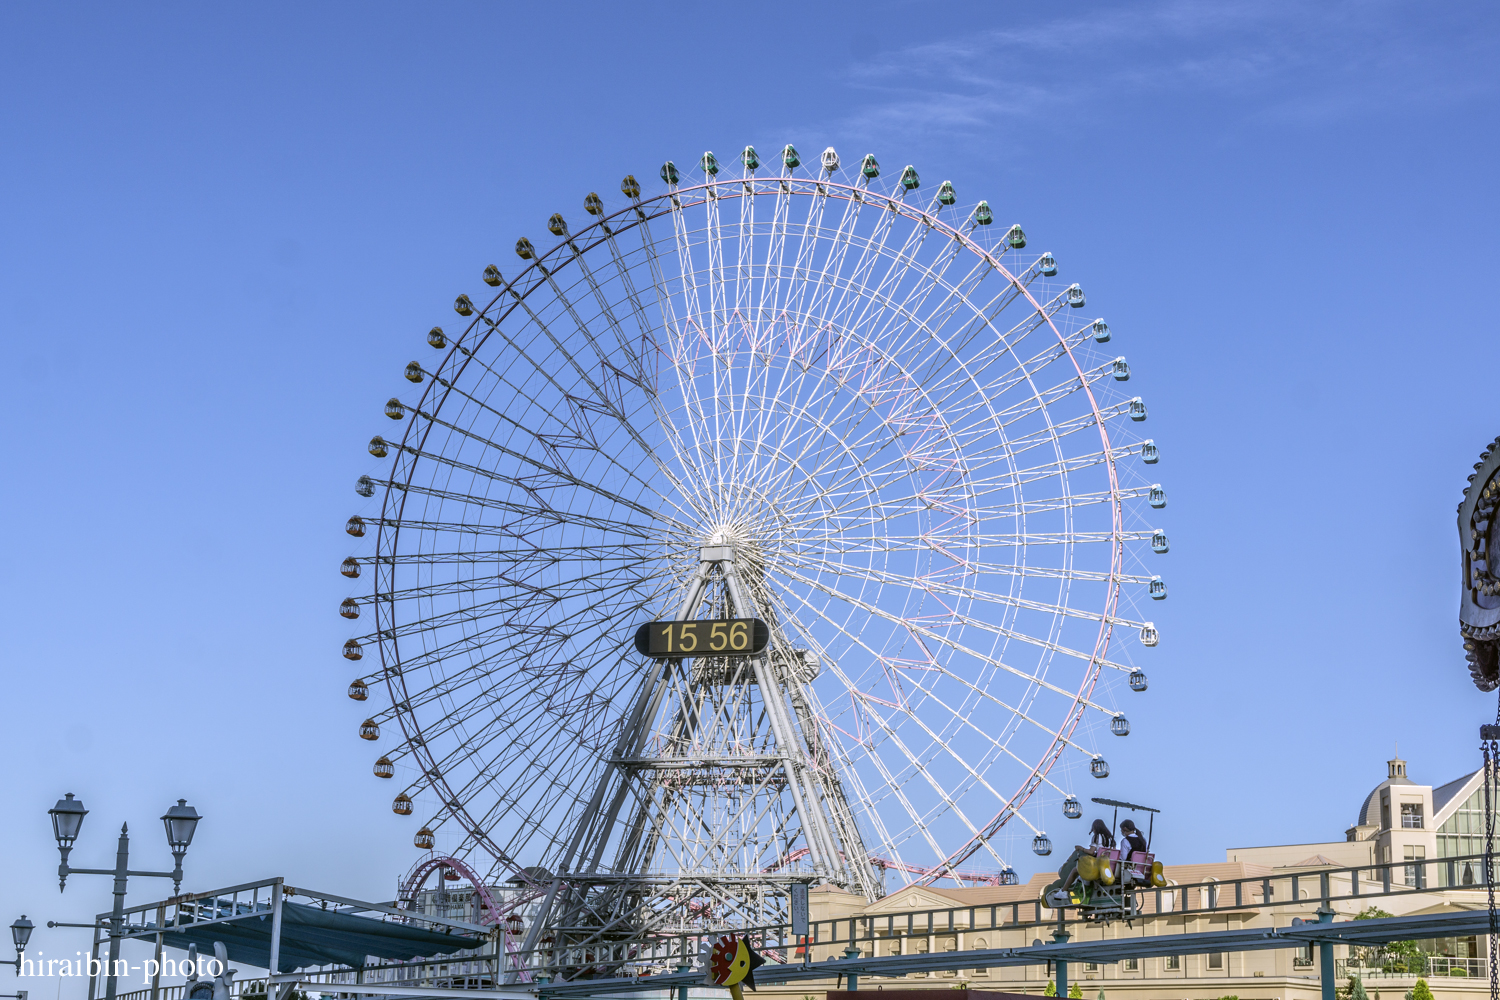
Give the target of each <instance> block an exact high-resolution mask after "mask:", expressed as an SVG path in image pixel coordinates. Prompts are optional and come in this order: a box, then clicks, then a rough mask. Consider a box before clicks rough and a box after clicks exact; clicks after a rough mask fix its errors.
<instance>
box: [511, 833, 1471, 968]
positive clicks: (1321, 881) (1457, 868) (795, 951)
mask: <svg viewBox="0 0 1500 1000" xmlns="http://www.w3.org/2000/svg"><path fill="white" fill-rule="evenodd" d="M1483 859H1484V855H1483V854H1472V855H1461V856H1457V857H1451V858H1433V859H1427V860H1421V859H1413V860H1410V861H1408V860H1406V859H1404V858H1403V859H1401V860H1399V861H1392V862H1387V863H1384V864H1375V865H1354V866H1350V867H1343V868H1340V867H1329V868H1324V869H1321V870H1304V871H1300V872H1292V873H1287V874H1284V875H1247V876H1245V877H1243V878H1237V879H1222V880H1219V879H1210V880H1208V881H1205V882H1195V883H1189V884H1185V885H1168V886H1165V887H1162V888H1142V889H1137V890H1134V895H1135V900H1136V906H1137V919H1149V918H1152V917H1157V916H1167V915H1171V916H1174V917H1178V916H1200V915H1208V914H1225V913H1230V912H1233V911H1236V910H1238V911H1244V910H1264V909H1274V908H1277V907H1281V908H1285V907H1292V906H1304V907H1306V906H1317V907H1318V908H1319V909H1325V910H1329V911H1330V912H1331V911H1332V909H1333V905H1334V904H1335V903H1350V902H1353V903H1372V902H1374V901H1375V900H1376V899H1389V898H1394V897H1398V896H1408V895H1417V894H1420V893H1433V892H1458V891H1465V890H1471V891H1483V889H1484V864H1483ZM1465 869H1467V870H1468V871H1469V872H1470V873H1471V875H1472V877H1473V880H1474V881H1473V882H1472V884H1469V885H1463V884H1460V883H1461V882H1462V878H1463V873H1464V871H1465ZM1438 883H1444V884H1438ZM1066 909H1067V910H1074V911H1075V912H1074V914H1073V915H1069V916H1068V919H1070V920H1074V919H1076V909H1075V908H1073V907H1068V908H1066ZM1058 919H1059V915H1058V913H1057V911H1056V910H1053V909H1051V908H1049V907H1047V906H1046V905H1045V904H1044V903H1043V902H1042V900H1041V899H1028V900H1016V901H1014V902H1010V903H996V904H992V905H989V906H969V907H963V906H958V907H944V908H940V909H931V910H912V911H907V912H902V913H891V914H880V915H878V916H875V915H854V916H847V917H837V918H830V919H827V920H818V921H813V922H810V923H809V926H808V932H809V933H808V935H807V937H806V938H805V939H804V940H798V939H796V938H794V937H793V935H792V933H791V927H790V925H789V924H784V923H783V924H770V925H765V926H749V927H733V928H717V927H716V928H712V929H710V928H708V927H703V928H702V929H693V930H688V929H684V928H681V927H679V928H676V929H674V930H672V931H670V932H663V933H661V934H660V935H659V936H658V938H657V940H656V943H655V947H649V946H648V948H647V950H646V951H645V952H642V951H636V952H634V953H633V954H626V953H625V951H624V949H623V948H622V947H620V946H617V945H612V944H611V943H610V942H609V941H608V932H607V930H605V931H590V930H589V929H588V928H582V927H579V928H571V929H569V933H568V935H567V936H568V937H570V938H571V939H572V940H569V941H568V942H567V944H566V946H565V947H561V948H547V949H542V948H538V949H535V950H534V951H532V952H530V953H518V956H517V957H518V959H519V960H520V961H521V962H522V963H523V964H525V965H527V966H528V967H532V968H543V967H547V968H554V969H584V968H589V967H598V966H605V965H616V966H618V965H622V964H624V965H632V964H633V965H636V966H638V967H645V968H650V969H664V968H669V967H671V966H672V965H673V964H674V963H676V962H677V961H679V960H691V959H692V958H693V957H694V956H696V955H697V953H698V948H699V945H700V944H701V943H702V942H703V941H706V940H713V939H716V938H717V937H718V936H719V935H721V934H723V933H725V932H726V931H728V930H733V931H734V933H736V934H739V935H741V936H743V937H748V938H750V939H751V940H752V941H753V942H755V943H756V945H757V946H758V947H760V948H761V949H763V950H767V951H769V952H771V953H772V954H773V956H775V957H777V958H778V959H779V960H783V961H785V960H790V958H791V956H793V955H795V956H796V957H797V958H801V957H802V954H803V949H809V954H810V956H811V957H812V958H813V959H814V960H816V959H817V957H819V956H821V957H823V958H832V957H836V956H837V955H838V954H839V953H840V952H841V951H842V950H844V949H847V948H851V947H853V948H860V949H861V951H863V952H864V954H865V955H871V954H909V953H911V952H910V951H908V950H905V946H904V945H902V944H901V943H900V942H902V941H909V940H912V939H922V938H933V937H935V936H953V935H958V934H966V935H974V934H982V933H983V932H985V931H991V932H998V931H1004V930H1011V929H1037V928H1046V927H1051V926H1056V925H1057V923H1058ZM590 934H593V935H594V936H593V937H592V938H591V937H590V936H589V935H590ZM929 946H930V942H929ZM960 947H962V946H960ZM898 948H899V949H903V950H900V951H896V950H893V949H898Z"/></svg>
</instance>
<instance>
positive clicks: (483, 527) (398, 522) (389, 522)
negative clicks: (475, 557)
mask: <svg viewBox="0 0 1500 1000" xmlns="http://www.w3.org/2000/svg"><path fill="white" fill-rule="evenodd" d="M479 506H484V505H483V504H479ZM500 509H504V510H507V511H510V510H511V508H509V507H506V508H500ZM514 513H515V514H516V517H517V520H515V521H509V522H506V523H503V524H476V523H474V522H472V521H470V522H464V521H423V520H418V519H414V518H395V517H365V518H362V519H361V520H362V521H363V522H364V524H366V525H373V526H375V527H377V528H390V529H392V530H393V532H399V531H403V530H404V531H407V532H409V533H416V532H431V533H433V534H435V535H438V536H442V535H449V534H452V535H486V536H487V535H495V536H499V537H503V538H511V539H517V538H525V537H527V536H528V535H530V534H532V533H534V532H537V531H543V530H545V529H547V528H552V527H571V528H588V529H591V530H594V531H600V532H605V533H614V534H617V535H625V536H627V537H632V538H638V539H640V540H641V541H643V542H645V541H654V540H655V538H654V536H653V535H652V533H651V531H650V529H649V527H648V526H647V525H639V524H632V523H630V522H629V521H619V520H615V519H614V518H607V517H597V516H593V515H590V514H580V513H577V512H575V511H569V510H563V509H559V508H552V507H536V508H530V509H527V508H524V507H519V506H518V507H517V508H516V509H515V510H514Z"/></svg>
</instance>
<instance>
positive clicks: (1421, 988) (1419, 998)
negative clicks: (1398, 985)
mask: <svg viewBox="0 0 1500 1000" xmlns="http://www.w3.org/2000/svg"><path fill="white" fill-rule="evenodd" d="M1411 1000H1432V990H1431V989H1429V988H1428V986H1427V980H1425V979H1418V980H1417V985H1416V986H1414V987H1412V991H1411Z"/></svg>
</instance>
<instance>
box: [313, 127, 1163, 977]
mask: <svg viewBox="0 0 1500 1000" xmlns="http://www.w3.org/2000/svg"><path fill="white" fill-rule="evenodd" d="M660 176H661V181H662V186H661V188H659V189H657V190H656V191H652V192H643V191H642V187H641V185H640V184H639V183H638V182H637V181H636V179H635V178H634V177H626V178H625V179H624V181H623V183H622V184H621V185H620V192H621V195H622V197H620V198H613V199H611V200H609V201H606V200H605V199H603V198H601V197H600V196H599V195H598V194H595V193H590V194H588V196H587V197H586V198H584V199H583V204H582V205H581V206H580V207H581V208H582V209H583V212H582V213H580V214H579V215H578V216H575V217H574V218H572V219H565V218H564V217H563V215H561V214H555V215H552V216H551V218H550V220H548V222H547V229H548V230H549V231H550V234H551V236H552V237H553V239H552V240H551V241H550V245H546V244H545V243H544V241H542V240H538V241H537V242H536V243H533V242H532V241H531V240H529V239H527V238H524V237H523V238H521V239H520V240H518V241H517V242H516V244H515V249H514V252H515V254H516V255H517V256H516V257H515V258H510V257H509V251H508V249H507V254H506V259H510V260H511V261H512V263H511V264H510V265H509V266H508V267H507V268H506V269H505V270H502V269H501V267H499V266H496V265H495V264H491V265H490V266H489V267H487V268H485V269H484V271H483V273H482V275H481V277H482V281H483V283H484V284H483V285H480V284H479V283H478V282H476V283H475V286H474V287H472V288H470V289H468V290H467V291H466V292H465V294H462V295H460V296H458V298H457V300H456V302H455V303H454V307H453V308H454V309H455V311H456V313H457V318H458V322H457V323H448V324H447V325H445V326H435V327H433V328H432V330H431V331H430V332H429V333H428V334H427V342H428V344H429V345H430V347H429V349H428V353H427V354H426V355H425V356H424V357H423V358H422V359H420V360H415V361H412V362H411V364H409V365H408V366H407V368H406V372H405V375H406V378H407V379H408V380H410V382H411V383H413V385H412V387H411V388H410V390H409V391H408V392H406V393H403V394H402V396H400V397H399V398H392V399H391V400H390V401H389V402H388V403H387V404H386V407H385V416H386V417H388V418H390V420H391V421H392V423H391V424H390V425H389V426H388V427H387V428H386V429H385V430H384V431H383V432H382V433H381V434H379V435H377V436H376V437H374V438H373V439H372V440H371V442H370V446H369V450H370V454H371V455H372V456H373V458H374V459H376V460H378V464H377V465H376V466H375V467H374V468H373V469H372V470H371V471H370V472H369V473H368V474H367V475H364V476H361V477H359V480H358V491H359V493H360V495H361V496H363V497H367V498H370V504H369V505H368V507H367V508H366V509H365V510H363V511H361V512H360V513H359V514H357V515H355V516H354V517H352V518H350V520H349V522H348V525H347V530H348V532H349V534H351V535H353V536H355V537H358V538H365V539H367V542H369V543H373V544H372V545H371V546H370V548H369V549H368V550H366V551H362V552H359V553H356V554H355V555H351V556H350V557H349V558H348V559H346V560H345V562H344V564H343V568H342V572H343V573H344V575H345V576H347V577H351V578H357V579H359V580H360V584H358V585H357V586H358V587H359V588H360V589H358V590H357V591H356V592H355V593H354V594H353V595H352V596H350V597H348V598H347V599H346V600H344V602H343V604H342V605H341V607H340V613H341V614H343V615H344V616H345V617H346V618H351V619H357V620H359V622H360V625H361V626H367V627H365V628H364V629H363V633H364V634H361V635H358V636H356V637H354V638H352V639H350V640H349V641H348V642H347V643H346V644H345V646H344V649H343V655H344V656H345V657H347V658H348V659H350V660H354V661H357V662H358V664H359V667H360V669H361V671H362V676H360V677H359V678H358V679H356V680H355V681H354V682H353V683H352V684H351V685H350V688H349V695H350V697H351V698H354V699H356V700H358V701H365V700H367V699H368V700H372V701H373V703H374V705H376V706H380V707H379V709H378V711H374V712H372V713H371V714H370V716H369V718H368V719H366V720H365V721H364V723H363V724H362V726H361V727H360V735H361V736H363V737H365V738H366V739H371V740H379V741H381V745H380V748H381V750H382V753H381V755H380V757H379V760H378V761H377V763H376V764H375V773H376V775H378V776H380V777H382V778H387V779H391V781H392V785H393V786H394V791H395V795H394V799H393V806H392V808H393V809H394V811H395V812H396V813H398V814H400V815H407V816H411V817H413V822H414V826H415V827H416V828H417V829H416V830H415V831H414V842H415V844H416V846H418V847H421V848H434V847H438V848H439V849H441V850H442V851H443V852H444V853H445V854H446V855H448V856H452V857H454V858H462V859H465V860H466V864H467V865H468V866H469V867H471V868H473V869H475V870H476V871H486V872H488V877H489V878H491V879H497V880H498V879H509V880H511V881H513V882H515V883H516V884H519V885H522V886H526V887H529V888H530V890H531V891H533V893H534V895H535V897H536V899H537V900H538V901H539V903H538V906H539V910H538V915H537V916H536V920H535V924H536V927H535V928H534V929H533V930H532V931H531V932H530V934H529V936H528V939H527V943H526V945H527V948H529V949H534V948H539V947H540V945H538V943H537V942H538V941H542V940H545V941H546V942H548V946H549V947H554V945H553V942H554V937H553V935H552V932H551V931H548V930H546V928H548V927H558V928H561V927H564V926H566V927H569V928H573V930H572V931H569V932H568V933H572V934H574V935H575V942H574V943H575V944H580V942H581V943H587V942H594V944H593V945H591V946H590V947H592V948H595V950H597V947H598V946H599V943H601V942H613V943H618V942H621V941H627V940H634V939H639V938H640V936H641V935H643V934H648V933H656V932H659V933H666V931H667V930H669V929H671V928H678V929H680V928H682V927H683V926H687V925H689V924H692V923H694V922H695V921H696V922H697V925H700V926H701V925H703V924H704V923H705V922H707V923H714V922H717V923H719V924H723V925H734V924H736V923H739V924H741V925H748V924H750V923H754V922H755V921H757V920H761V921H764V920H768V919H771V918H774V916H775V914H776V913H777V912H780V910H781V908H784V905H785V899H784V897H785V892H784V890H785V888H786V886H787V885H789V884H792V883H795V882H798V881H801V882H804V883H806V882H810V881H831V882H833V883H834V884H838V885H841V886H844V887H845V888H847V889H849V890H850V891H853V892H859V893H863V894H865V895H866V896H867V897H869V898H872V899H873V898H876V897H878V896H879V895H881V894H883V893H884V892H887V891H889V890H890V889H892V888H894V887H896V886H899V885H900V884H902V883H905V882H912V881H916V882H934V881H937V880H946V881H949V882H958V883H960V884H977V883H990V884H994V883H997V882H1005V881H1011V880H1013V879H1014V869H1013V868H1012V865H1011V863H1010V857H1011V853H1010V852H1012V851H1016V850H1025V849H1027V848H1028V847H1029V848H1030V849H1032V850H1034V851H1036V852H1037V853H1039V854H1046V853H1048V852H1049V851H1050V838H1049V836H1048V834H1047V832H1046V831H1047V828H1048V827H1049V826H1051V827H1053V828H1054V829H1055V828H1056V827H1057V826H1059V825H1061V824H1062V823H1065V822H1066V819H1067V818H1076V817H1077V816H1078V815H1079V812H1080V810H1079V800H1078V797H1077V795H1076V794H1074V786H1075V784H1076V783H1078V782H1084V783H1086V782H1090V781H1092V780H1093V779H1096V778H1102V777H1105V776H1107V775H1108V773H1109V764H1108V763H1107V758H1106V754H1105V751H1106V749H1107V743H1108V741H1109V740H1110V739H1112V738H1113V737H1115V736H1124V735H1126V734H1128V733H1129V731H1130V723H1129V722H1128V721H1127V717H1126V714H1125V712H1124V711H1123V709H1122V707H1121V701H1122V700H1123V699H1124V698H1126V697H1129V695H1127V694H1125V693H1124V689H1127V688H1128V689H1130V690H1134V691H1144V690H1145V689H1146V676H1145V673H1144V671H1143V670H1142V669H1140V667H1139V666H1137V665H1136V650H1138V649H1139V647H1142V646H1147V647H1149V646H1155V645H1156V644H1157V632H1156V629H1155V627H1154V626H1153V625H1152V623H1151V622H1150V621H1149V620H1147V618H1148V615H1147V614H1146V613H1145V611H1144V610H1143V609H1145V608H1149V607H1152V606H1153V605H1152V604H1151V602H1152V601H1153V600H1159V599H1162V598H1164V597H1165V596H1166V585H1165V583H1164V582H1163V581H1162V578H1161V576H1160V575H1159V573H1157V572H1155V568H1156V567H1155V566H1154V565H1153V561H1154V560H1157V559H1158V555H1157V554H1159V553H1165V552H1166V551H1167V548H1168V543H1167V538H1166V535H1165V533H1164V532H1163V531H1161V530H1159V528H1158V527H1157V526H1156V524H1155V523H1154V522H1153V520H1152V517H1153V515H1155V512H1156V511H1157V510H1159V509H1160V508H1162V507H1163V506H1165V503H1166V497H1165V493H1164V492H1163V490H1162V488H1161V487H1160V485H1158V484H1153V483H1152V482H1151V481H1150V479H1151V476H1150V475H1149V473H1150V471H1151V468H1150V467H1151V466H1152V465H1153V464H1154V463H1156V461H1157V457H1158V452H1157V448H1156V446H1155V444H1154V443H1153V442H1152V441H1150V440H1149V439H1145V438H1143V437H1142V435H1141V434H1140V433H1139V432H1140V430H1141V429H1142V421H1144V420H1145V419H1146V415H1147V411H1146V405H1145V403H1144V402H1143V401H1142V400H1141V399H1140V398H1139V397H1134V396H1131V395H1130V394H1129V393H1128V392H1126V391H1125V389H1126V385H1125V383H1126V382H1127V381H1128V379H1129V377H1130V368H1129V366H1128V364H1127V362H1126V360H1125V359H1124V358H1123V357H1119V356H1117V355H1116V354H1115V353H1114V352H1113V351H1112V350H1110V349H1109V348H1108V347H1106V345H1108V343H1109V341H1110V339H1111V333H1110V329H1109V327H1108V325H1107V324H1106V323H1105V322H1104V320H1103V319H1098V318H1095V316H1094V315H1092V314H1090V313H1089V312H1087V311H1086V310H1085V308H1084V307H1085V303H1086V299H1085V295H1084V292H1083V289H1082V288H1081V287H1080V285H1078V284H1076V283H1070V282H1067V281H1066V280H1065V279H1059V278H1058V274H1059V270H1060V266H1059V263H1058V262H1057V260H1056V259H1054V257H1053V256H1052V254H1050V253H1038V252H1036V251H1035V250H1028V249H1027V246H1028V243H1027V237H1026V234H1025V233H1024V232H1023V230H1022V229H1021V227H1020V226H1004V225H995V224H994V223H995V221H996V220H995V217H994V213H993V210H992V209H991V207H990V205H989V204H988V203H986V202H984V201H980V202H978V203H977V205H969V206H966V207H960V206H959V205H958V199H957V193H956V192H955V190H954V188H953V186H952V185H951V184H950V183H948V182H947V181H944V182H943V183H941V184H940V185H937V186H935V189H934V188H933V186H931V185H929V186H926V187H924V186H923V184H922V182H921V179H920V178H919V176H918V173H917V171H916V170H915V169H914V168H913V167H910V166H908V167H905V168H904V169H903V170H900V171H896V172H892V173H887V174H883V173H882V170H881V167H880V165H879V164H878V162H877V160H876V158H875V157H874V156H865V157H863V158H862V159H861V160H858V161H855V162H854V163H852V164H850V165H847V166H845V165H841V160H840V157H839V156H838V154H837V153H836V152H835V151H834V150H833V149H832V148H830V149H828V150H826V151H825V152H824V153H823V154H822V156H821V157H820V158H818V159H817V160H816V161H815V162H812V163H803V162H802V158H801V156H800V154H799V153H798V152H797V150H796V149H794V148H793V147H792V146H787V147H785V149H784V150H782V151H781V153H780V154H779V155H778V156H777V157H775V158H774V161H773V162H771V163H769V164H762V163H761V161H760V159H759V156H758V155H757V153H756V152H755V150H754V149H753V148H751V147H746V149H745V150H744V152H743V153H742V154H741V155H740V157H739V164H738V165H737V166H735V167H733V168H732V169H726V167H725V166H722V165H721V164H720V163H719V162H718V160H717V159H716V158H715V156H714V155H713V154H712V153H705V154H703V156H702V157H701V159H700V160H699V161H698V163H697V165H696V170H692V171H688V170H686V169H684V168H681V167H679V166H677V165H675V164H673V163H670V162H669V163H667V164H665V165H664V166H663V167H662V168H661V171H660ZM480 291H484V292H485V294H484V295H481V294H479V292H480ZM749 618H754V619H758V620H759V621H761V622H763V623H764V624H765V628H766V632H767V635H768V636H769V642H768V644H767V646H766V649H765V651H764V652H763V653H761V654H759V655H757V656H750V655H746V656H732V657H722V656H720V657H714V656H709V655H699V656H697V657H696V658H695V657H694V656H693V654H692V653H691V652H684V651H681V650H679V652H678V654H677V655H675V656H657V657H650V656H644V655H642V654H641V653H640V652H638V651H637V648H636V646H635V643H634V637H635V633H636V630H637V628H638V627H639V626H640V625H642V624H643V623H646V622H652V621H658V622H667V623H671V622H682V621H690V620H698V619H702V620H706V621H709V622H712V621H722V620H726V619H728V620H744V619H749ZM1018 834H1019V836H1018ZM580 926H590V927H593V928H595V929H596V930H595V931H592V932H590V933H591V934H592V935H593V936H592V937H589V936H588V935H584V938H587V941H585V940H584V938H578V937H577V935H578V933H580V932H578V930H577V928H578V927H580ZM653 929H654V930H653ZM557 933H558V934H563V931H561V930H559V931H558V932H557ZM543 935H545V936H543ZM632 935H635V938H632V937H631V936H632ZM581 946H582V944H580V947H581ZM555 948H556V949H558V950H559V954H560V953H561V952H560V949H561V948H562V942H561V940H560V939H558V940H557V943H556V944H555ZM549 954H550V952H549ZM580 954H581V952H580ZM589 954H590V959H591V960H593V955H594V951H590V953H589ZM573 961H574V963H575V965H576V964H577V963H578V962H581V961H582V960H581V959H578V958H576V956H575V959H574V960H573ZM558 962H559V963H560V964H566V963H564V962H563V960H562V959H558Z"/></svg>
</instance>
